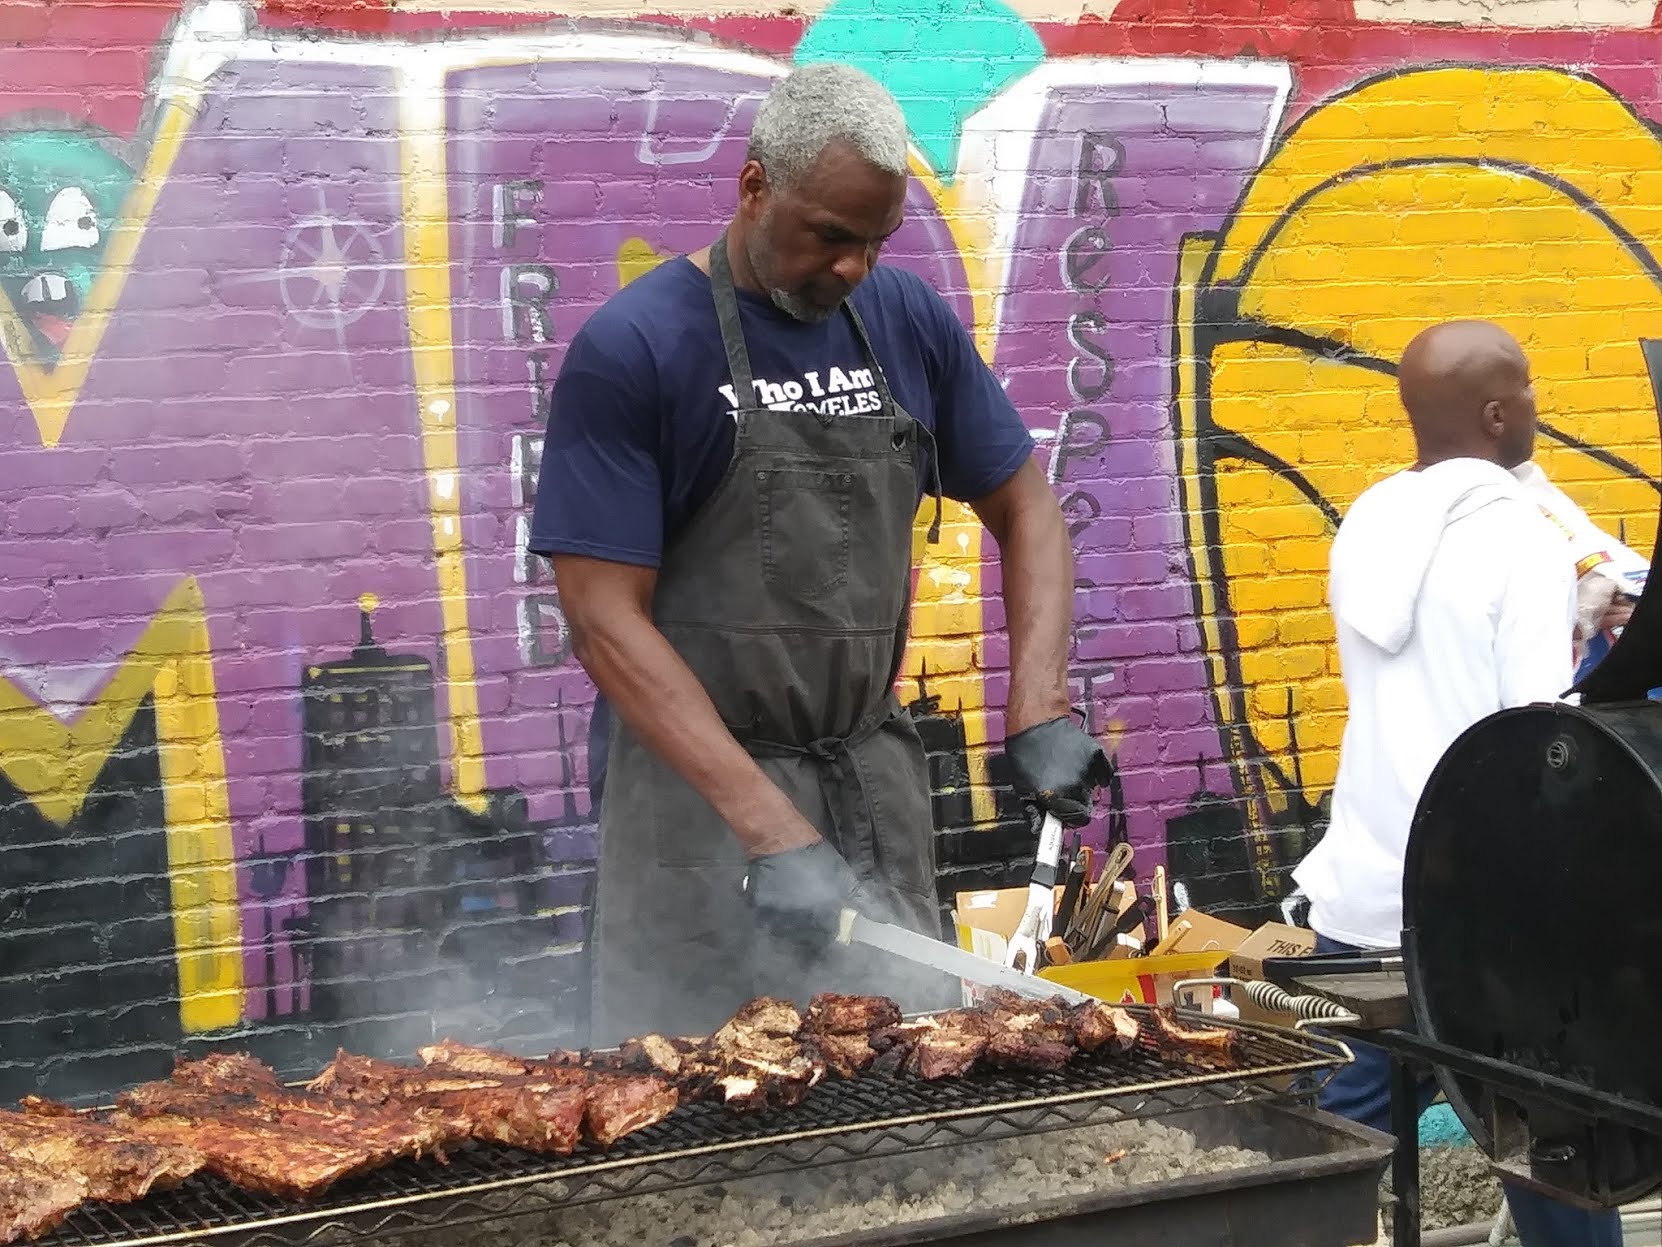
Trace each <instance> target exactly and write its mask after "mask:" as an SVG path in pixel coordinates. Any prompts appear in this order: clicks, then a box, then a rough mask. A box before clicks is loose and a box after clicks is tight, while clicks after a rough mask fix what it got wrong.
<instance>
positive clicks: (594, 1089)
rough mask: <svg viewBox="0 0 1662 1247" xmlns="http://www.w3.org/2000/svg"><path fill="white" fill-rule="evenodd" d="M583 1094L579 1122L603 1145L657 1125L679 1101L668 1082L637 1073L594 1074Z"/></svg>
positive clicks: (590, 1135) (609, 1145)
mask: <svg viewBox="0 0 1662 1247" xmlns="http://www.w3.org/2000/svg"><path fill="white" fill-rule="evenodd" d="M584 1094H585V1096H586V1100H585V1107H584V1112H583V1126H584V1128H585V1130H587V1132H588V1135H589V1138H591V1139H593V1140H594V1141H595V1142H596V1143H598V1144H599V1145H600V1146H601V1147H603V1148H606V1147H611V1146H612V1144H614V1143H616V1142H617V1141H618V1140H619V1139H621V1138H623V1137H624V1136H625V1135H629V1134H633V1133H635V1131H637V1130H644V1129H646V1128H647V1127H648V1126H655V1125H657V1124H658V1123H659V1122H661V1121H663V1120H664V1118H666V1117H668V1116H669V1115H670V1114H671V1113H673V1112H674V1111H675V1109H676V1106H677V1105H678V1104H680V1102H681V1096H680V1093H679V1092H678V1091H677V1090H676V1089H675V1088H674V1087H672V1086H671V1085H670V1084H669V1083H666V1082H664V1081H663V1080H661V1079H658V1078H649V1077H645V1076H640V1075H636V1076H630V1075H626V1074H599V1075H596V1076H595V1077H594V1078H593V1079H592V1080H591V1081H590V1082H589V1084H588V1085H587V1086H586V1087H585V1088H584Z"/></svg>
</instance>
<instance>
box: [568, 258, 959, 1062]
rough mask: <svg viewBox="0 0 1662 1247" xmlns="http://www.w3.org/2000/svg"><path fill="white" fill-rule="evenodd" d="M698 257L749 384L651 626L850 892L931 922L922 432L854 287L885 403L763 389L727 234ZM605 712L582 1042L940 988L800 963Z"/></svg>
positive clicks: (851, 968)
mask: <svg viewBox="0 0 1662 1247" xmlns="http://www.w3.org/2000/svg"><path fill="white" fill-rule="evenodd" d="M710 269H711V274H710V285H711V289H712V292H713V294H714V299H715V309H716V316H717V319H718V321H719V323H720V326H721V336H722V341H723V344H724V345H725V347H726V352H727V365H728V371H729V373H730V374H731V380H732V384H733V387H734V392H735V393H736V394H737V395H738V397H739V402H740V408H739V410H738V412H737V429H736V436H735V439H734V447H733V458H732V461H731V462H730V463H729V464H728V468H727V472H726V475H725V476H723V478H722V480H721V482H720V484H719V485H718V486H717V487H716V490H715V492H714V494H712V495H711V497H710V498H709V500H708V501H706V502H705V503H704V505H703V506H702V507H701V508H700V509H699V510H698V511H697V512H696V513H695V514H694V516H693V517H692V519H691V520H690V521H689V522H688V524H687V525H686V527H685V529H684V530H683V531H682V532H681V533H680V534H678V535H677V536H676V537H675V538H674V539H673V540H672V542H671V543H670V545H669V546H668V548H667V549H666V550H665V551H664V556H663V560H662V564H661V566H660V568H659V572H658V581H657V590H656V592H655V594H654V596H653V602H652V618H653V622H654V623H655V624H656V625H657V627H658V629H659V630H660V631H661V632H662V633H663V634H664V636H665V637H666V638H668V640H669V642H670V644H671V645H672V646H674V648H675V650H676V652H677V653H678V654H680V656H681V658H682V659H683V660H684V661H685V662H686V663H687V665H688V666H689V667H690V668H691V669H692V671H693V674H694V675H696V676H697V677H698V679H699V682H700V683H701V684H702V685H703V686H704V689H705V691H706V692H707V693H708V694H709V695H710V697H711V699H712V700H713V701H714V702H715V706H716V709H717V711H718V712H719V713H720V715H721V717H722V719H723V720H724V721H725V723H726V724H727V727H728V728H729V729H730V730H731V731H732V733H733V735H734V736H735V737H736V738H737V739H738V741H739V742H740V743H741V744H742V745H743V746H744V747H745V749H746V750H747V751H748V752H749V753H750V754H751V755H752V756H753V757H754V758H755V759H756V760H757V763H758V765H760V766H761V768H762V769H763V771H765V772H766V773H767V775H768V776H769V777H770V778H771V779H772V780H773V781H774V783H776V784H778V785H779V787H780V789H781V790H783V791H784V793H785V794H786V795H787V796H788V797H789V798H790V799H791V801H792V802H793V803H794V804H795V806H796V808H797V809H799V810H800V811H802V813H803V815H804V816H805V817H806V818H807V819H808V821H809V822H810V823H812V824H813V825H814V827H815V828H816V829H818V831H819V832H820V834H821V835H823V836H824V837H825V838H826V839H827V840H828V841H829V842H830V843H831V844H833V845H834V846H835V847H836V848H837V849H838V851H839V852H840V853H841V854H842V855H843V857H844V858H845V860H847V862H848V864H849V866H850V867H851V868H852V870H853V872H854V874H855V877H856V878H857V879H859V880H860V881H861V885H862V895H861V897H860V902H861V905H862V908H864V909H865V911H866V912H867V913H870V914H871V915H872V916H873V917H878V918H881V919H884V920H887V921H891V922H896V923H899V924H901V925H904V926H906V927H909V928H911V929H912V930H916V931H926V932H928V933H929V934H931V935H936V936H938V935H940V934H941V918H940V909H939V906H938V902H937V900H936V893H935V845H934V831H935V828H934V823H933V819H932V817H931V810H930V792H929V770H928V765H927V762H926V760H925V756H924V750H923V743H922V741H921V740H920V739H919V736H918V731H917V727H916V725H915V724H914V723H913V722H912V718H911V715H910V714H909V712H907V711H906V710H905V709H904V708H903V707H902V706H901V705H900V703H899V701H898V699H897V698H896V697H895V694H894V683H895V679H896V677H897V676H898V674H899V670H900V662H901V657H902V651H903V650H904V648H905V645H906V634H907V617H908V614H909V611H910V606H911V586H912V523H913V518H914V516H915V515H916V512H917V500H918V496H919V490H918V470H919V461H920V458H922V459H923V460H924V461H925V462H927V464H928V467H929V469H930V484H931V487H932V491H933V493H934V497H935V506H936V519H935V525H934V527H933V528H932V529H931V530H930V540H931V541H934V540H936V539H937V537H938V533H939V527H940V486H939V473H938V466H937V464H936V462H935V455H934V441H933V438H932V437H931V436H930V432H929V429H928V428H927V427H926V426H924V425H922V424H920V423H918V422H917V421H915V420H913V419H912V417H911V416H909V415H907V414H906V412H905V411H903V410H901V408H900V406H899V405H898V404H897V403H896V402H895V401H894V396H893V395H892V394H891V393H890V392H889V387H888V382H887V381H886V380H885V379H884V376H883V371H882V369H881V368H880V367H879V366H878V363H877V359H876V357H875V355H874V354H873V352H872V348H871V340H870V338H869V337H868V336H867V334H866V330H865V326H864V325H863V324H862V323H861V320H860V317H859V314H858V313H857V312H856V311H855V310H854V307H853V305H852V304H850V303H846V302H845V303H844V305H843V308H844V311H845V312H846V313H847V315H848V318H849V320H850V321H851V322H852V324H853V327H854V333H855V336H856V338H857V339H858V340H859V342H860V345H861V348H862V350H863V352H864V354H865V359H866V362H867V363H868V364H869V365H870V367H871V370H872V377H873V379H874V382H875V385H876V388H877V391H878V394H879V397H880V398H881V401H882V408H881V410H879V411H878V412H877V413H875V414H867V415H857V416H845V415H836V416H832V415H822V414H820V413H818V412H814V411H776V410H770V409H767V408H765V407H760V406H757V405H756V388H755V386H754V385H753V384H752V373H751V370H750V356H749V352H748V351H747V350H746V347H745V341H744V332H743V329H742V328H741V324H740V320H739V304H738V299H737V296H736V294H735V292H734V287H733V275H732V270H731V268H730V266H729V264H728V259H727V242H726V236H725V234H724V235H723V236H722V238H721V239H719V240H718V241H717V242H716V244H715V245H714V246H713V247H712V248H711V250H710ZM920 442H921V443H922V445H921V446H920ZM920 451H927V453H926V454H923V455H920ZM612 720H613V721H612V729H611V738H610V746H609V751H608V760H607V774H606V791H605V798H604V802H603V805H602V809H601V816H600V861H599V877H598V880H597V885H596V893H595V912H594V926H593V935H592V942H591V948H590V956H591V965H592V967H593V976H594V982H593V997H592V1003H591V1019H590V1026H591V1035H590V1042H591V1043H592V1044H594V1045H596V1046H602V1045H607V1044H611V1043H616V1042H617V1041H619V1040H621V1039H623V1038H627V1037H628V1036H630V1035H640V1034H646V1033H650V1032H654V1031H657V1032H664V1033H670V1034H708V1033H709V1032H710V1031H712V1030H714V1029H715V1028H716V1027H718V1026H720V1025H721V1023H722V1022H724V1021H726V1020H727V1018H728V1017H730V1016H731V1015H732V1013H733V1011H734V1010H735V1009H736V1008H737V1007H738V1006H739V1005H741V1004H743V1003H744V1002H745V1001H746V1000H748V999H750V998H751V997H752V996H755V995H763V994H776V995H783V996H786V997H788V998H793V999H796V1000H798V1001H804V1002H805V1001H806V999H807V997H808V995H809V994H810V993H812V992H815V991H823V990H845V991H875V992H883V993H885V994H888V995H891V996H894V997H896V998H897V999H899V1000H901V1001H902V1003H904V1004H906V1005H907V1006H908V1007H915V1008H924V1007H930V1006H933V1005H938V1004H945V1003H949V1002H950V991H951V987H950V986H949V985H948V984H947V983H946V981H945V980H943V979H942V978H941V977H940V976H937V975H932V974H923V975H919V974H917V973H915V972H907V971H906V970H904V969H902V968H899V967H895V966H893V965H892V964H890V963H888V962H886V961H879V960H877V959H875V958H873V957H872V956H870V955H868V954H866V953H865V952H864V951H863V950H860V949H858V948H845V947H841V946H836V947H833V948H831V949H829V950H827V951H826V952H825V953H824V954H823V955H820V956H816V957H814V958H813V959H812V960H811V961H808V962H804V961H801V960H798V959H797V956H796V954H793V953H792V952H790V951H789V950H788V948H787V947H786V945H785V944H784V943H782V942H780V941H776V940H773V939H770V938H769V937H768V935H767V934H766V933H765V932H763V931H761V930H760V929H758V927H757V925H756V922H755V919H754V917H753V915H752V912H751V909H750V905H749V903H748V901H747V899H746V896H745V891H744V878H745V873H746V865H747V863H746V858H745V854H744V850H743V849H742V847H741V846H740V844H739V841H738V839H737V838H736V837H735V836H734V835H733V833H732V832H731V831H730V830H729V829H728V827H727V825H726V823H725V822H723V821H722V819H721V818H720V817H719V816H717V814H716V813H715V811H714V810H713V809H712V808H711V807H710V805H709V803H708V802H706V801H705V800H704V799H703V798H702V797H700V796H699V795H698V794H697V793H696V792H694V791H693V789H692V788H691V787H690V786H689V785H688V784H687V783H686V781H684V780H683V779H682V778H681V777H680V776H679V775H678V774H677V773H676V772H675V771H674V770H673V769H671V768H670V767H669V766H668V765H666V764H665V763H663V762H662V761H660V760H659V758H658V757H657V756H656V755H655V754H653V753H652V752H650V751H649V750H648V749H646V748H645V747H644V746H643V745H642V744H641V743H640V742H639V741H638V740H637V739H636V738H635V736H634V734H633V733H632V732H630V731H629V730H628V729H627V728H626V727H625V726H624V725H623V723H622V720H621V718H620V717H619V716H617V715H616V714H614V715H613V716H612ZM952 986H955V985H952Z"/></svg>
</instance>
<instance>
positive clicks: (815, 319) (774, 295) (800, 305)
mask: <svg viewBox="0 0 1662 1247" xmlns="http://www.w3.org/2000/svg"><path fill="white" fill-rule="evenodd" d="M768 297H769V298H771V299H772V300H773V305H774V306H775V307H776V308H778V309H779V310H780V311H781V312H784V313H785V314H786V315H787V316H789V317H791V319H793V320H800V321H802V322H803V323H804V324H808V325H822V324H824V323H825V322H826V321H828V320H830V319H831V318H832V317H833V316H835V315H836V314H837V308H836V307H819V306H816V305H815V304H812V303H809V302H808V301H807V300H806V299H799V298H798V297H797V296H796V295H794V294H791V293H790V292H789V291H788V290H769V291H768ZM838 306H839V307H840V306H841V304H839V305H838Z"/></svg>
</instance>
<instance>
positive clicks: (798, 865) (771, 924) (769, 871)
mask: <svg viewBox="0 0 1662 1247" xmlns="http://www.w3.org/2000/svg"><path fill="white" fill-rule="evenodd" d="M858 886H859V885H858V882H857V881H856V879H855V878H854V872H853V871H851V870H850V869H849V868H848V863H847V862H845V861H843V859H842V855H841V854H839V853H838V852H837V850H836V849H834V848H832V847H831V846H830V844H828V843H827V842H825V841H824V840H816V841H815V842H814V843H813V844H810V845H806V846H804V847H803V848H800V849H786V850H785V851H784V852H783V853H769V854H767V855H766V856H763V857H757V858H753V859H752V860H751V863H750V883H749V887H748V890H749V893H750V903H751V906H752V907H753V908H754V909H755V911H756V918H757V921H758V922H760V923H761V925H762V927H763V929H764V930H766V931H767V932H768V933H769V934H770V935H772V936H773V937H774V938H776V939H780V940H784V941H786V942H788V943H790V944H793V945H795V946H796V947H797V948H798V949H800V950H801V951H803V952H805V953H810V954H812V953H817V952H819V951H820V950H822V949H824V948H825V946H826V945H827V944H829V943H831V941H832V940H834V939H835V938H836V937H837V923H838V921H839V920H840V919H841V917H842V912H843V910H845V909H849V908H851V907H852V903H851V900H850V898H851V897H852V896H853V894H854V890H855V888H856V887H858Z"/></svg>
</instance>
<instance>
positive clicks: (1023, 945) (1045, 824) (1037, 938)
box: [1004, 810, 1062, 974]
mask: <svg viewBox="0 0 1662 1247" xmlns="http://www.w3.org/2000/svg"><path fill="white" fill-rule="evenodd" d="M1061 862H1062V823H1061V820H1060V819H1058V818H1057V817H1056V815H1054V814H1052V813H1050V812H1049V811H1048V810H1047V811H1045V814H1044V818H1043V820H1042V821H1041V822H1040V824H1039V849H1038V852H1037V853H1036V854H1035V855H1034V858H1033V878H1032V880H1031V881H1030V882H1029V883H1028V885H1027V908H1026V909H1025V910H1023V911H1022V915H1021V921H1020V922H1018V923H1017V924H1016V930H1015V933H1014V934H1013V935H1011V936H1010V943H1009V947H1008V950H1007V951H1006V952H1005V954H1004V964H1005V965H1006V966H1008V967H1009V968H1010V969H1012V970H1020V971H1021V972H1022V973H1024V974H1037V973H1038V971H1039V946H1040V945H1041V944H1043V943H1044V942H1045V941H1046V940H1048V939H1049V938H1050V931H1051V927H1052V925H1053V922H1054V920H1055V917H1056V884H1057V882H1058V881H1059V879H1060V868H1061Z"/></svg>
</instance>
